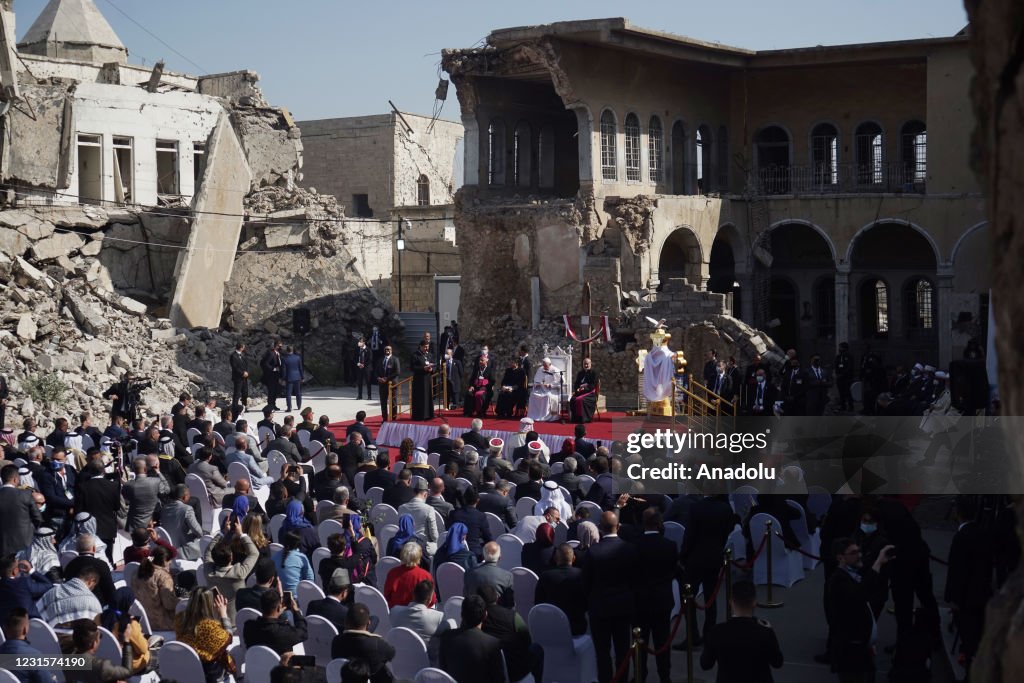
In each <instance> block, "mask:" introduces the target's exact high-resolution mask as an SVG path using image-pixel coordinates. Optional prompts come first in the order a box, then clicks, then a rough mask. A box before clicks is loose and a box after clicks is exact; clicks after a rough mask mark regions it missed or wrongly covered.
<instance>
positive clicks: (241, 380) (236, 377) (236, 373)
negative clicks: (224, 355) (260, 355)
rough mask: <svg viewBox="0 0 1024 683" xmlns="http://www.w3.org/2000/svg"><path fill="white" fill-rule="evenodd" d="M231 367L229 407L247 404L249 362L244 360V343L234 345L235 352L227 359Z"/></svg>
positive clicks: (243, 407) (243, 406)
mask: <svg viewBox="0 0 1024 683" xmlns="http://www.w3.org/2000/svg"><path fill="white" fill-rule="evenodd" d="M228 362H229V363H230V365H231V407H232V408H233V407H235V406H242V409H243V410H244V409H245V406H246V405H247V404H248V403H249V361H247V360H246V359H245V342H238V343H237V344H235V350H234V351H233V352H232V353H231V356H230V357H229V358H228Z"/></svg>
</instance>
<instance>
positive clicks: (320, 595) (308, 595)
mask: <svg viewBox="0 0 1024 683" xmlns="http://www.w3.org/2000/svg"><path fill="white" fill-rule="evenodd" d="M314 571H315V570H314ZM295 592H296V593H297V595H296V596H295V599H296V600H297V601H298V603H299V609H300V610H302V613H303V614H305V613H306V610H307V609H308V608H309V603H311V602H313V601H314V600H323V599H324V598H325V597H326V596H325V595H324V592H323V591H322V590H321V589H320V586H318V585H316V584H315V583H313V582H312V581H299V585H298V586H296V588H295Z"/></svg>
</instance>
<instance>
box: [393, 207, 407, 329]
mask: <svg viewBox="0 0 1024 683" xmlns="http://www.w3.org/2000/svg"><path fill="white" fill-rule="evenodd" d="M395 248H396V249H397V250H398V312H399V313H401V312H402V252H403V251H405V240H404V239H402V217H401V216H399V217H398V241H397V242H396V243H395Z"/></svg>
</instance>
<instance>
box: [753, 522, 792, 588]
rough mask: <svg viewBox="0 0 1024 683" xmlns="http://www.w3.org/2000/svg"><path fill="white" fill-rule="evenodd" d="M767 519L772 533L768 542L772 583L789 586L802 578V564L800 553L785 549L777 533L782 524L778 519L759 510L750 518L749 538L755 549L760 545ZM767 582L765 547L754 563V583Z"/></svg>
mask: <svg viewBox="0 0 1024 683" xmlns="http://www.w3.org/2000/svg"><path fill="white" fill-rule="evenodd" d="M768 520H772V535H771V537H770V538H769V539H768V542H769V543H771V544H772V584H774V585H776V586H785V587H786V588H789V587H790V586H792V585H793V584H794V583H796V582H797V581H800V580H801V579H803V578H804V564H803V560H801V556H800V553H798V552H796V551H795V550H787V549H786V544H785V543H784V542H783V540H782V537H781V536H780V535H779V532H780V530H781V529H782V526H781V525H780V524H779V520H777V519H775V518H774V517H772V516H771V515H766V514H765V513H763V512H760V513H758V514H756V515H754V516H753V517H752V518H751V520H750V540H751V543H752V544H753V546H754V549H755V550H756V549H757V547H758V546H760V545H761V539H762V538H763V537H764V530H765V527H766V526H767V522H768ZM767 583H768V548H767V547H766V548H765V549H764V550H763V551H762V552H761V555H760V556H759V557H758V558H757V561H756V562H755V563H754V584H755V585H758V586H763V585H765V584H767Z"/></svg>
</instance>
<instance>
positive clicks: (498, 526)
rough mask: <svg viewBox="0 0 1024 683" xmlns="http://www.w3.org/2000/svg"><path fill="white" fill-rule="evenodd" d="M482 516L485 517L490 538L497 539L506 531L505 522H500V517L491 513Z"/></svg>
mask: <svg viewBox="0 0 1024 683" xmlns="http://www.w3.org/2000/svg"><path fill="white" fill-rule="evenodd" d="M484 516H485V517H487V526H488V527H489V528H490V530H491V537H492V538H497V537H498V536H501V535H502V534H503V533H505V532H506V531H508V529H506V528H505V522H503V521H501V517H499V516H498V515H496V514H494V513H493V512H485V513H484Z"/></svg>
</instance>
